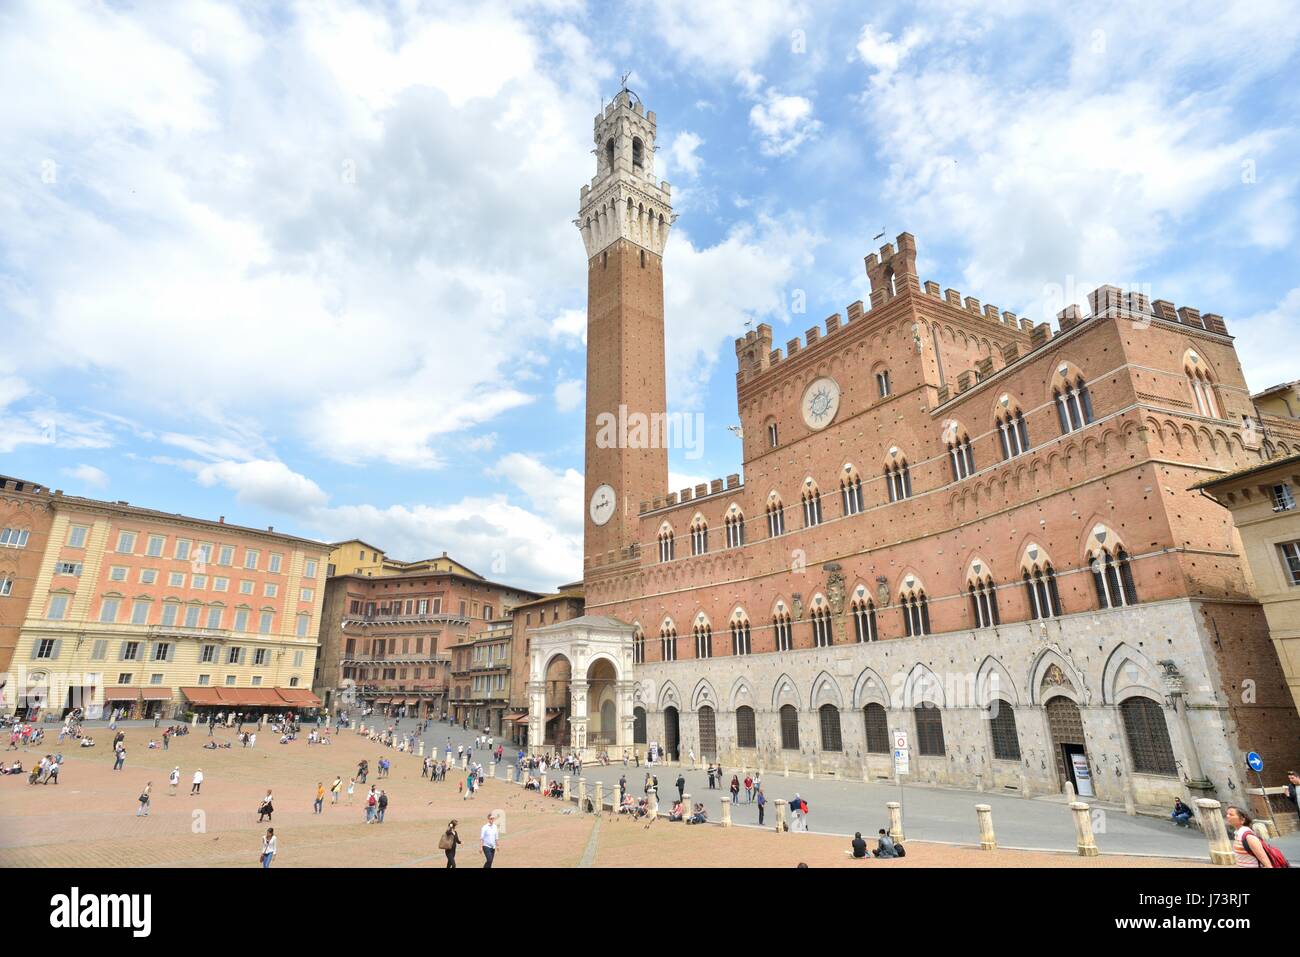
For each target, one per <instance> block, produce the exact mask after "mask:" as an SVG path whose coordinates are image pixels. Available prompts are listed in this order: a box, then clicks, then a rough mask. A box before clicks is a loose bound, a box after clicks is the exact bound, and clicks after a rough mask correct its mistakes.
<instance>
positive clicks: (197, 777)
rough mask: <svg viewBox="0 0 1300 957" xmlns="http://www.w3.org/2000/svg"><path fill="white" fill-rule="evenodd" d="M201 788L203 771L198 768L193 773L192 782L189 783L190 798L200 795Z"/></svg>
mask: <svg viewBox="0 0 1300 957" xmlns="http://www.w3.org/2000/svg"><path fill="white" fill-rule="evenodd" d="M202 788H203V769H202V768H199V769H198V770H197V771H195V772H194V780H193V781H192V782H191V783H190V797H193V796H194V795H196V794H198V793H200V791H201V790H202Z"/></svg>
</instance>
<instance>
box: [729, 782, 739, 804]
mask: <svg viewBox="0 0 1300 957" xmlns="http://www.w3.org/2000/svg"><path fill="white" fill-rule="evenodd" d="M739 800H740V778H738V777H736V775H734V774H733V775H732V776H731V803H732V805H733V806H734V805H735V804H736V802H737V801H739Z"/></svg>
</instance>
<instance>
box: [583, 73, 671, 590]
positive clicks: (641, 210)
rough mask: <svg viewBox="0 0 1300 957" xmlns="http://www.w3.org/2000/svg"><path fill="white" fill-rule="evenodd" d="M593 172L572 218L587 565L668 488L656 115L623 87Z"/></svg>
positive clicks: (598, 134) (663, 190) (665, 212)
mask: <svg viewBox="0 0 1300 957" xmlns="http://www.w3.org/2000/svg"><path fill="white" fill-rule="evenodd" d="M594 128H595V145H596V148H595V150H594V151H593V152H594V153H595V155H596V175H595V176H594V177H593V178H592V180H591V183H590V185H587V186H583V187H582V193H581V200H580V206H579V210H578V219H577V220H575V222H576V224H577V226H578V229H579V230H580V231H581V232H582V241H583V243H584V245H585V246H586V249H587V417H586V468H585V476H586V493H587V501H586V509H587V513H586V516H585V524H584V535H583V541H584V544H583V557H584V566H585V567H586V568H598V567H600V566H601V565H604V564H606V563H607V560H608V556H609V553H610V552H611V551H616V552H621V550H622V549H624V548H626V547H627V546H629V545H631V544H633V543H634V542H635V541H636V533H637V527H638V518H637V516H638V513H639V510H640V505H641V502H643V501H648V500H650V499H652V498H655V497H656V496H662V495H664V493H665V492H667V490H668V449H667V448H666V447H665V442H664V440H665V438H666V430H665V425H664V423H665V413H666V411H667V398H666V394H665V387H664V275H663V251H664V244H665V243H666V242H667V240H668V230H669V229H670V227H671V226H672V222H673V211H672V206H671V205H670V203H669V200H670V188H669V186H668V183H667V182H656V181H655V172H654V169H655V167H654V157H655V115H654V113H647V112H645V111H644V109H643V108H642V105H641V99H640V97H638V96H637V95H636V94H635V93H633V92H632V91H630V90H628V89H627V88H626V87H624V88H623V89H622V90H620V91H619V93H618V95H617V96H615V97H614V100H613V102H611V103H609V104H608V105H606V107H605V109H604V110H603V111H602V112H601V114H600V115H599V116H597V117H596V120H595V124H594Z"/></svg>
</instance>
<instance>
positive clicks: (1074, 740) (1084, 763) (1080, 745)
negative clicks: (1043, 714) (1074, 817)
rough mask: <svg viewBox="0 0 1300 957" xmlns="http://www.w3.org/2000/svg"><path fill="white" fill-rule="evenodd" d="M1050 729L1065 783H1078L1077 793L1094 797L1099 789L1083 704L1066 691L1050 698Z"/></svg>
mask: <svg viewBox="0 0 1300 957" xmlns="http://www.w3.org/2000/svg"><path fill="white" fill-rule="evenodd" d="M1046 711H1047V729H1048V731H1049V732H1050V733H1051V736H1052V750H1053V752H1055V754H1056V773H1057V775H1058V780H1059V781H1060V782H1061V787H1062V789H1064V786H1065V782H1066V781H1069V782H1070V783H1071V784H1073V785H1074V793H1075V794H1077V795H1079V796H1080V797H1090V796H1092V795H1093V794H1094V793H1095V792H1094V789H1093V785H1092V770H1091V768H1090V766H1089V763H1088V746H1087V742H1086V741H1085V740H1084V737H1083V718H1082V716H1081V715H1080V714H1079V706H1078V705H1077V704H1075V703H1074V702H1073V701H1071V700H1070V699H1069V698H1067V697H1065V696H1064V695H1057V696H1056V697H1055V698H1050V699H1049V700H1048V702H1047V705H1046Z"/></svg>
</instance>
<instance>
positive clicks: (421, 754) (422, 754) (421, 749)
mask: <svg viewBox="0 0 1300 957" xmlns="http://www.w3.org/2000/svg"><path fill="white" fill-rule="evenodd" d="M420 757H424V742H423V741H421V742H420Z"/></svg>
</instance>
